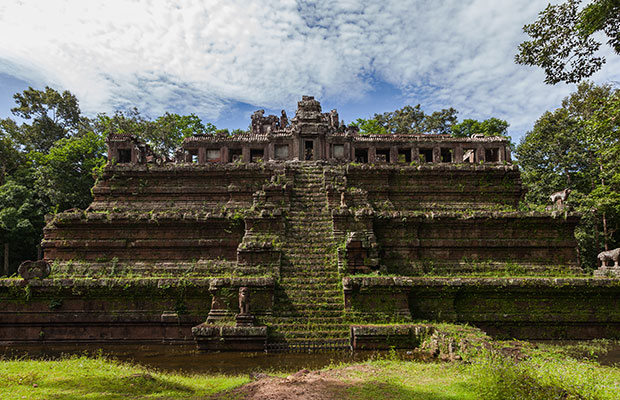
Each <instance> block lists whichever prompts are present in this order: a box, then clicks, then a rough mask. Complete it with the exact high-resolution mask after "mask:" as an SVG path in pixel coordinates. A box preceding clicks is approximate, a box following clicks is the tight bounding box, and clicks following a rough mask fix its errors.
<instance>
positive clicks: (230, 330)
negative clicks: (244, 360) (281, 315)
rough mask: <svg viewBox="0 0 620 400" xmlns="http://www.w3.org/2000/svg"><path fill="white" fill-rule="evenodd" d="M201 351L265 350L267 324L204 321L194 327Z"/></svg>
mask: <svg viewBox="0 0 620 400" xmlns="http://www.w3.org/2000/svg"><path fill="white" fill-rule="evenodd" d="M192 334H193V335H194V340H195V341H196V345H197V346H198V349H199V350H200V351H264V350H265V347H266V345H267V327H266V326H232V325H213V324H207V323H202V324H200V325H197V326H195V327H193V328H192Z"/></svg>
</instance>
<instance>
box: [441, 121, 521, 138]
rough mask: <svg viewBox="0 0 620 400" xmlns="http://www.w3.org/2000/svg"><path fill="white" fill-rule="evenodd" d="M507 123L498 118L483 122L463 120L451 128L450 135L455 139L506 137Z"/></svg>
mask: <svg viewBox="0 0 620 400" xmlns="http://www.w3.org/2000/svg"><path fill="white" fill-rule="evenodd" d="M508 126H509V124H508V122H506V121H504V120H503V119H499V118H495V117H492V118H489V119H486V120H484V121H478V120H475V119H464V120H463V122H460V123H458V124H454V125H453V126H452V135H453V136H455V137H472V136H473V135H484V136H508Z"/></svg>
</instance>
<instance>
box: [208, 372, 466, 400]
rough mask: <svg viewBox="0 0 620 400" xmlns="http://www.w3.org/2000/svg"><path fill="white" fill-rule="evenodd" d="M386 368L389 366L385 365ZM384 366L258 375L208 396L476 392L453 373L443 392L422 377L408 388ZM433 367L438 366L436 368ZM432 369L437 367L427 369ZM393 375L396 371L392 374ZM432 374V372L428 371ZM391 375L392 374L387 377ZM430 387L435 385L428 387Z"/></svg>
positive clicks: (319, 397) (441, 397) (450, 395)
mask: <svg viewBox="0 0 620 400" xmlns="http://www.w3.org/2000/svg"><path fill="white" fill-rule="evenodd" d="M385 367H387V368H388V369H389V366H385ZM385 367H384V368H383V369H382V368H380V367H377V366H374V365H359V364H358V365H351V366H348V367H344V368H340V369H334V370H324V371H308V370H301V371H299V372H297V373H295V374H291V375H289V376H287V377H275V376H267V375H264V374H258V375H255V376H253V377H254V378H255V379H256V380H255V381H253V382H250V383H247V384H245V385H243V386H241V387H238V388H236V389H234V390H231V391H229V392H226V393H220V394H218V395H215V396H213V397H211V398H210V399H212V400H224V399H244V400H254V399H256V400H258V399H261V400H293V399H307V400H328V399H329V400H331V399H376V400H379V399H426V400H448V399H469V398H471V399H474V398H475V393H473V392H470V391H469V390H468V388H467V386H468V385H466V382H465V381H464V380H463V381H461V382H458V381H460V380H461V379H460V378H462V377H459V376H458V375H459V374H454V375H452V376H451V377H450V382H449V383H448V382H446V383H448V385H447V386H446V387H445V393H440V392H441V391H442V390H440V391H439V392H438V391H437V388H436V387H434V388H433V387H425V388H424V386H425V385H428V383H429V382H425V379H424V378H423V377H419V376H418V381H419V382H418V383H419V385H411V382H407V381H408V379H407V378H406V377H404V376H402V377H401V378H402V379H398V377H397V376H390V377H389V378H387V379H386V373H385V372H386V371H385ZM435 367H439V366H438V365H435ZM430 370H435V371H433V372H437V370H436V368H430ZM395 372H396V371H395ZM429 372H431V371H429ZM389 375H391V374H389ZM430 375H432V377H430V376H429V378H428V380H429V381H433V382H434V383H437V380H438V379H439V380H440V381H441V379H442V377H441V375H443V374H441V373H440V374H430ZM431 386H435V385H433V384H431Z"/></svg>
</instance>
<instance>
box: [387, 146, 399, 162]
mask: <svg viewBox="0 0 620 400" xmlns="http://www.w3.org/2000/svg"><path fill="white" fill-rule="evenodd" d="M389 162H391V163H397V162H398V147H396V146H392V147H390V159H389Z"/></svg>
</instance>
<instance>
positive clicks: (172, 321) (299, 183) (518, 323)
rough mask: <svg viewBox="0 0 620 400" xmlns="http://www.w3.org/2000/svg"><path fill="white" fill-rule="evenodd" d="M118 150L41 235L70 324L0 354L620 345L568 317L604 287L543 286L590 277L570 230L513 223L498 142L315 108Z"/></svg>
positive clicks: (550, 219) (595, 317)
mask: <svg viewBox="0 0 620 400" xmlns="http://www.w3.org/2000/svg"><path fill="white" fill-rule="evenodd" d="M108 148H109V150H108V151H109V153H108V157H109V160H110V162H109V164H108V166H107V167H106V169H105V172H104V174H103V177H102V178H101V179H100V180H99V181H98V183H97V184H96V186H95V187H94V188H93V195H94V201H93V202H92V204H91V205H90V207H88V209H87V210H85V211H82V210H69V211H66V212H63V213H60V214H58V215H56V216H54V217H51V218H50V219H49V221H48V225H47V227H46V228H45V238H44V240H43V243H42V246H43V248H44V254H45V256H44V257H45V259H46V260H48V261H49V262H50V263H51V264H52V266H53V268H52V275H51V276H50V278H53V276H54V274H56V275H57V276H64V277H65V280H64V283H63V284H62V285H63V289H58V291H57V292H54V293H64V294H63V296H66V298H65V300H64V302H63V303H62V306H61V307H59V308H58V309H57V310H54V311H53V314H54V317H53V318H52V319H51V320H50V319H49V318H51V317H49V315H48V314H49V310H47V309H46V310H44V311H45V313H44V312H43V311H41V314H40V315H39V314H36V313H34V314H32V315H39V316H38V317H36V316H31V317H30V318H32V319H31V320H30V322H29V324H30V325H28V324H27V326H28V329H31V330H28V329H24V330H22V331H20V333H18V331H17V330H15V331H11V330H10V329H8V328H7V329H8V330H7V329H4V330H2V329H0V340H3V339H2V338H3V336H2V335H4V337H5V338H6V337H7V336H11V335H18V336H19V335H26V336H28V335H32V336H33V337H36V334H37V333H38V332H39V330H41V331H45V332H46V333H45V335H46V336H45V337H46V338H47V339H46V340H52V339H53V340H57V341H62V340H76V336H79V337H80V338H81V340H86V341H115V340H127V339H128V338H131V339H132V340H137V341H161V340H165V341H184V340H193V339H195V340H196V341H197V342H198V345H199V346H200V347H201V348H202V349H206V350H226V349H241V350H262V349H265V348H267V349H270V348H271V349H291V348H293V347H294V346H296V345H299V346H302V347H303V346H332V347H348V346H349V345H352V344H353V345H354V347H357V348H360V347H367V348H368V347H373V346H374V347H381V343H385V341H384V340H383V339H381V338H384V339H385V337H386V335H387V336H390V335H391V337H396V336H398V335H396V333H394V332H392V333H391V334H389V333H386V332H387V331H385V332H384V331H382V330H381V329H379V328H377V327H374V328H369V326H370V327H372V326H374V324H385V323H401V324H407V323H408V321H412V320H419V319H423V320H439V321H451V322H469V323H472V324H476V325H479V326H482V327H484V328H485V329H487V330H488V331H489V332H490V333H498V334H503V335H507V336H511V337H528V338H533V337H539V338H543V337H545V335H547V334H546V333H545V332H552V331H553V332H556V333H557V332H558V331H562V332H564V334H563V335H564V336H565V337H585V336H596V335H603V334H605V335H613V334H616V332H620V315H616V314H617V313H616V314H614V316H613V317H610V314H606V313H603V314H600V315H599V314H597V312H594V313H592V314H591V317H590V318H589V319H588V318H585V319H584V318H582V317H577V316H575V315H574V314H571V312H570V310H575V304H577V303H579V302H580V300H579V299H580V298H581V297H580V296H589V294H590V293H591V292H592V291H597V293H599V297H598V298H602V297H600V296H601V294H600V293H603V292H604V293H606V295H604V296H611V297H613V298H616V299H617V298H618V296H617V294H616V292H614V290H615V291H617V289H614V288H615V286H614V285H613V284H612V283H608V285H609V287H607V286H605V285H606V283H599V284H597V285H598V286H597V285H592V284H590V283H587V282H589V281H587V280H584V279H581V278H580V279H577V278H572V279H573V280H571V281H570V282H572V283H571V284H570V285H563V286H559V287H558V285H557V280H555V281H554V280H545V279H547V278H541V277H537V276H541V275H543V276H544V275H552V274H553V271H556V272H557V271H561V272H562V273H568V274H572V275H579V274H581V268H580V266H579V265H578V261H577V254H576V242H575V238H574V228H575V226H576V224H577V222H578V218H579V217H578V216H576V215H572V214H571V213H569V212H568V211H566V210H562V211H561V212H560V211H557V210H551V211H548V212H523V211H519V208H518V206H519V202H520V199H521V197H522V194H523V189H522V186H521V180H520V175H519V171H518V168H517V167H516V166H515V165H513V164H512V163H511V156H510V148H509V143H508V141H507V140H506V139H505V138H503V137H473V138H454V137H451V136H448V135H362V134H359V132H358V131H357V130H356V129H355V128H354V127H348V126H345V125H344V124H343V123H342V122H339V119H338V113H337V112H336V111H335V110H332V111H331V112H329V113H323V112H322V110H321V106H320V104H319V102H318V101H316V100H315V99H314V98H312V97H309V96H304V97H303V99H302V100H301V101H300V102H299V103H298V108H297V111H296V114H295V116H294V117H293V118H291V119H290V120H289V119H288V117H287V115H286V113H285V112H284V111H283V112H282V116H281V117H277V116H273V115H270V116H264V112H263V111H258V112H256V113H254V115H253V116H252V127H251V131H249V132H247V133H243V134H239V135H232V136H228V135H204V136H198V135H197V136H192V137H189V138H187V139H185V141H184V143H183V145H182V147H181V148H180V149H179V150H178V151H177V152H176V154H175V156H174V159H165V158H163V157H159V156H158V155H156V154H154V153H153V152H152V151H151V150H150V149H149V148H148V146H145V145H144V144H142V143H141V142H140V141H139V140H137V139H136V138H135V137H133V136H130V135H113V136H110V137H109V139H108ZM503 275H508V276H515V275H518V276H523V277H524V278H521V279H507V278H501V276H503ZM485 276H486V278H485ZM81 277H89V279H90V280H88V279H82V278H81ZM467 277H470V278H467ZM566 279H568V278H566ZM589 279H592V278H589ZM569 280H570V279H569ZM44 281H45V280H43V281H41V283H37V285H39V286H40V288H39V289H37V290H39V291H40V293H41V296H43V297H42V298H43V300H41V301H42V303H40V304H42V305H40V306H41V307H43V308H45V305H46V304H47V303H46V301H48V302H49V301H51V300H49V296H52V295H51V294H49V293H51V292H52V289H49V288H46V284H44V283H43V282H44ZM554 282H555V283H554ZM584 282H585V283H584ZM599 282H606V281H605V280H604V279H603V280H602V281H599ZM33 284H34V283H33ZM50 285H52V286H53V285H54V284H50ZM127 285H129V286H130V289H129V290H126V289H127V287H126V286H127ZM601 285H602V286H605V288H603V289H601V287H600V286H601ZM39 286H37V287H39ZM601 290H603V291H602V292H601ZM605 291H606V292H605ZM35 292H36V291H35ZM76 292H77V293H79V295H76V294H75V293H76ZM36 293H38V292H36ZM85 293H88V294H89V296H90V297H89V299H90V300H86V299H85V298H84V296H85ZM57 295H58V294H57ZM45 296H48V297H45ZM604 296H603V297H604ZM614 296H615V297H614ZM605 298H606V299H607V297H605ZM549 299H554V300H553V301H552V302H550V301H549ZM617 301H618V300H613V302H617ZM54 304H56V303H54ZM579 304H581V303H579ZM584 304H590V303H584ZM614 304H615V303H614ZM33 307H34V306H33ZM584 307H590V306H589V305H588V306H584ZM592 307H595V308H597V309H598V310H600V307H599V306H598V305H596V306H595V305H592ZM605 307H606V306H605ZM610 307H611V306H610ZM35 308H36V307H35ZM603 308H604V307H603ZM77 310H79V312H80V314H79V316H77V317H76V315H78V314H76V311H77ZM535 310H538V311H539V312H535ZM46 313H47V314H46ZM580 315H581V314H580ZM46 318H48V319H46ZM50 321H53V322H50ZM360 324H361V325H360ZM369 324H370V325H369ZM59 325H62V326H59ZM11 326H12V325H11ZM42 326H44V328H41V327H42ZM403 326H405V325H403ZM192 327H193V331H192ZM22 328H24V326H22ZM547 328H548V329H547ZM15 329H17V328H15ZM385 329H388V330H389V329H395V328H394V325H389V328H385ZM385 329H384V330H385ZM403 329H404V330H403V331H402V332H405V333H403V334H402V335H404V337H407V335H409V333H407V332H409V331H408V330H407V329H406V328H403ZM11 332H13V333H11ZM24 332H25V333H24ZM76 332H79V334H77V333H76ZM192 332H193V333H192ZM402 332H401V333H402ZM610 332H611V333H610ZM556 333H549V334H548V335H556ZM395 335H396V336H395ZM556 336H557V335H556ZM33 340H35V339H33ZM317 343H319V344H317Z"/></svg>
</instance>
